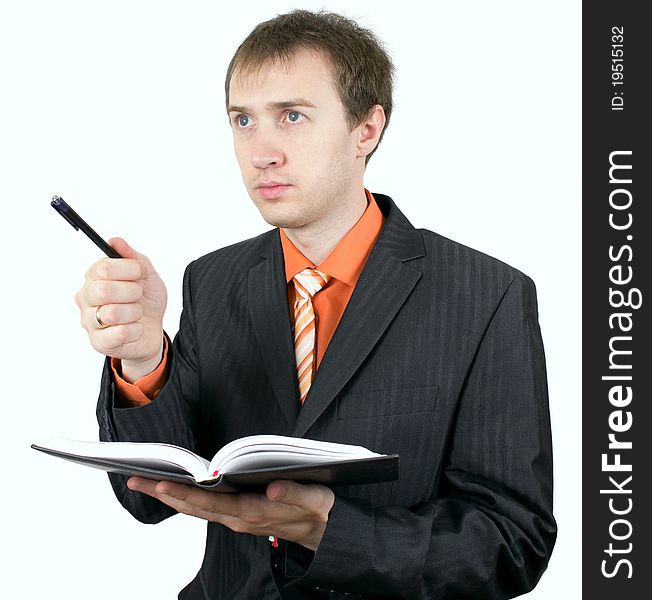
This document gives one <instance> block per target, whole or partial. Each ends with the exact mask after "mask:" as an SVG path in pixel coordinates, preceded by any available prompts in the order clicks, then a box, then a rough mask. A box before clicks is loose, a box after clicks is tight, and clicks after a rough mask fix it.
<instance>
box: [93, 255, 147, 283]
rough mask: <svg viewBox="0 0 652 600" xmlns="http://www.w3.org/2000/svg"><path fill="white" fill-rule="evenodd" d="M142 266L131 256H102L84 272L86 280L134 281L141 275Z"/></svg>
mask: <svg viewBox="0 0 652 600" xmlns="http://www.w3.org/2000/svg"><path fill="white" fill-rule="evenodd" d="M142 273H143V268H142V265H141V264H140V262H138V261H137V260H135V259H133V258H103V259H101V260H98V261H97V262H96V263H94V264H93V265H91V267H90V268H89V269H88V271H87V272H86V279H87V280H96V279H104V280H112V281H136V280H138V279H140V278H141V277H142Z"/></svg>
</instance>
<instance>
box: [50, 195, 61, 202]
mask: <svg viewBox="0 0 652 600" xmlns="http://www.w3.org/2000/svg"><path fill="white" fill-rule="evenodd" d="M57 200H61V198H59V196H57V195H54V196H52V202H56V201H57Z"/></svg>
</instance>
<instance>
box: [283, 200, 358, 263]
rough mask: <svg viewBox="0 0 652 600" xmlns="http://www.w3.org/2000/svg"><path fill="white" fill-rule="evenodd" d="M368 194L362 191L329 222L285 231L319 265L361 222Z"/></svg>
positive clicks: (300, 249)
mask: <svg viewBox="0 0 652 600" xmlns="http://www.w3.org/2000/svg"><path fill="white" fill-rule="evenodd" d="M367 203H368V202H367V194H366V193H365V191H364V189H361V191H360V194H359V195H357V196H356V198H355V201H353V202H350V203H348V204H347V205H346V206H345V207H344V208H343V209H342V210H340V211H338V213H337V214H333V215H331V217H330V219H329V220H328V221H324V222H319V223H311V224H310V225H309V226H305V227H296V228H291V229H290V228H284V229H283V231H284V232H285V235H286V236H287V237H288V239H289V240H290V241H291V242H292V243H293V244H294V245H295V246H296V248H297V249H298V250H299V251H300V252H301V254H303V255H304V256H305V257H306V258H307V259H308V260H310V261H311V262H312V264H314V265H319V264H321V263H322V262H324V260H326V258H327V257H328V255H329V254H330V253H331V252H332V251H333V250H334V249H335V247H336V246H337V245H338V244H339V243H340V240H341V239H342V238H343V237H344V236H345V235H346V234H347V233H348V232H349V231H351V229H353V227H354V226H355V224H356V223H357V222H358V221H359V219H360V217H361V216H362V215H363V213H364V211H365V209H366V208H367Z"/></svg>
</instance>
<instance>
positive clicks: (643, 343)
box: [557, 0, 652, 600]
mask: <svg viewBox="0 0 652 600" xmlns="http://www.w3.org/2000/svg"><path fill="white" fill-rule="evenodd" d="M645 7H646V4H645V3H643V2H634V1H633V0H619V1H618V2H604V1H598V2H584V4H583V16H582V29H583V31H582V36H583V38H582V39H583V42H582V49H583V51H582V63H583V76H582V77H583V82H582V85H583V91H582V103H583V116H582V130H583V132H582V146H583V163H582V179H583V186H582V187H583V198H582V255H583V258H582V270H583V287H582V295H583V318H582V332H583V333H582V338H583V339H582V346H583V364H582V388H583V399H582V414H583V416H582V441H583V444H582V446H583V448H582V468H583V476H582V478H583V482H582V483H583V493H582V497H583V498H582V504H583V512H582V519H583V524H582V531H583V534H582V538H583V539H582V580H583V586H582V587H583V594H582V595H583V597H584V598H591V599H593V600H601V599H602V598H605V599H607V598H609V599H613V598H622V599H625V598H626V599H627V600H644V599H645V600H647V599H648V598H652V528H651V526H650V523H651V519H650V512H651V511H652V328H651V327H650V313H651V310H650V309H651V306H652V288H651V286H650V281H651V279H652V230H651V225H652V219H650V204H652V194H651V186H650V182H651V181H652V160H651V153H650V144H651V143H652V141H651V140H650V133H651V129H652V128H651V123H652V116H651V114H650V113H651V112H652V101H651V98H650V91H649V90H650V87H651V86H650V81H651V80H652V75H651V73H652V66H651V65H652V52H651V51H650V47H651V44H652V36H651V35H650V31H649V23H648V21H647V19H646V18H645V17H644V14H643V13H644V9H645ZM646 12H647V11H646ZM557 459H559V457H557Z"/></svg>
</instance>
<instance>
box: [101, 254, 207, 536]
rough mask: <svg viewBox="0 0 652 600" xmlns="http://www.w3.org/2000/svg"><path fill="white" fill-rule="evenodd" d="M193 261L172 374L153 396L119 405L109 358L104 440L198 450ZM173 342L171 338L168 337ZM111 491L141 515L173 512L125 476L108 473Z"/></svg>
mask: <svg viewBox="0 0 652 600" xmlns="http://www.w3.org/2000/svg"><path fill="white" fill-rule="evenodd" d="M191 267H192V264H191V265H189V266H188V268H187V269H186V272H185V274H184V279H183V306H184V309H183V312H182V314H181V321H180V325H179V333H178V334H177V336H176V337H175V340H174V343H173V344H172V346H171V347H170V349H169V350H168V360H170V361H171V363H172V364H171V368H170V377H169V380H168V382H167V383H166V384H165V386H164V387H163V389H162V390H161V393H160V394H159V395H158V397H157V398H156V399H155V400H153V401H152V402H150V403H148V404H145V405H143V406H138V407H129V408H118V406H117V405H116V390H115V383H114V381H113V376H112V372H111V364H110V360H111V359H110V358H107V359H106V361H105V365H104V370H103V373H102V384H101V389H100V395H99V399H98V405H97V419H98V423H99V428H100V440H102V441H108V442H115V441H128V442H161V443H168V444H175V445H177V446H182V447H184V448H188V449H189V450H192V451H196V441H195V431H196V422H197V418H196V412H197V410H196V406H197V403H198V399H199V389H198V377H197V353H196V345H195V339H196V338H195V327H194V322H193V318H192V314H193V311H192V298H191V294H190V278H191ZM168 343H169V342H168ZM109 479H110V481H111V485H112V487H113V491H114V492H115V495H116V496H117V498H118V500H119V501H120V502H121V503H122V505H123V506H124V507H125V508H126V509H127V510H128V511H129V512H130V513H131V514H132V515H133V516H134V517H136V518H137V519H138V520H139V521H142V522H144V523H157V522H159V521H162V520H163V519H165V518H167V517H169V516H171V515H173V514H175V512H176V511H174V510H173V509H172V508H170V507H168V506H166V505H165V504H163V503H162V502H159V501H158V500H156V499H155V498H151V497H150V496H147V495H146V494H141V493H138V492H133V491H131V490H129V489H128V488H127V485H126V482H127V479H128V478H127V477H125V476H123V475H116V474H113V473H110V474H109Z"/></svg>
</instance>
